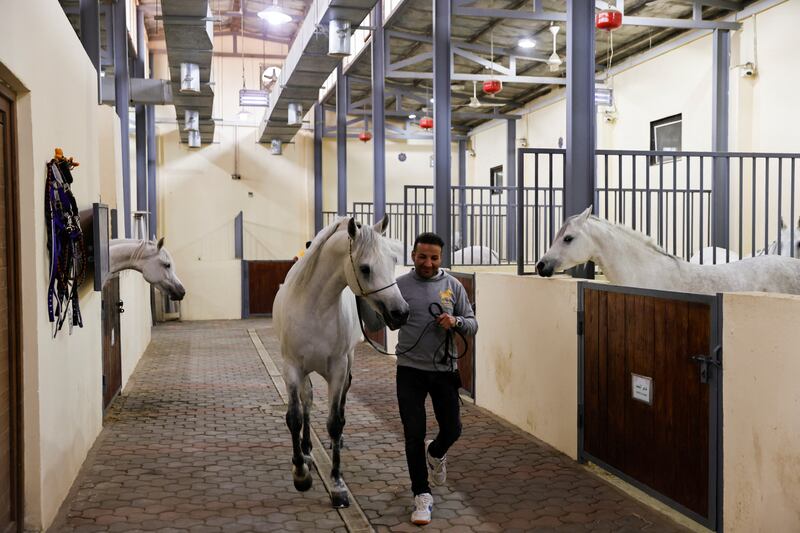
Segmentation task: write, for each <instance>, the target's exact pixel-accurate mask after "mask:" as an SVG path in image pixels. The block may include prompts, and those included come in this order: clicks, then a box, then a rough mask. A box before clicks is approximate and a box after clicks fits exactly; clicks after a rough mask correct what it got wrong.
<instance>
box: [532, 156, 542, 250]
mask: <svg viewBox="0 0 800 533" xmlns="http://www.w3.org/2000/svg"><path fill="white" fill-rule="evenodd" d="M533 155H534V157H533V194H534V197H533V257H532V258H531V259H533V261H534V263H535V262H536V261H539V257H540V254H539V211H540V210H539V154H538V153H535V154H533ZM542 222H544V219H542Z"/></svg>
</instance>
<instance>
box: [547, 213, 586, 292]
mask: <svg viewBox="0 0 800 533" xmlns="http://www.w3.org/2000/svg"><path fill="white" fill-rule="evenodd" d="M591 214H592V208H591V206H590V207H588V208H587V209H586V210H585V211H584V212H583V213H581V214H579V215H575V216H572V217H570V218H568V219H567V221H566V222H564V225H563V226H561V229H560V230H558V234H557V235H556V238H555V240H554V241H553V244H552V246H550V249H549V250H547V253H545V254H544V255H543V256H542V257H541V258H540V259H539V262H538V263H536V271H537V272H538V273H539V275H540V276H544V277H550V276H552V275H553V272H555V271H556V270H566V269H568V268H572V267H574V266H575V265H581V264H583V263H586V262H587V261H590V260H591V259H592V256H593V255H594V253H595V250H596V246H595V243H594V239H593V238H592V237H591V235H590V234H589V232H587V231H586V226H587V221H588V220H589V216H590V215H591Z"/></svg>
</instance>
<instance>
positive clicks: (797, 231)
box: [770, 218, 800, 258]
mask: <svg viewBox="0 0 800 533" xmlns="http://www.w3.org/2000/svg"><path fill="white" fill-rule="evenodd" d="M792 233H794V236H793V235H792ZM792 237H794V239H792ZM770 252H771V250H770ZM780 255H783V256H786V257H796V258H800V218H798V219H797V226H795V228H794V229H792V228H790V227H788V226H787V225H786V223H785V222H784V221H783V218H781V251H780Z"/></svg>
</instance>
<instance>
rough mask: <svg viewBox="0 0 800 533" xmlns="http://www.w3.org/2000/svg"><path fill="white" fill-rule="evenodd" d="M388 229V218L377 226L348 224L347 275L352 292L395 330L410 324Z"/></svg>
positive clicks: (352, 222)
mask: <svg viewBox="0 0 800 533" xmlns="http://www.w3.org/2000/svg"><path fill="white" fill-rule="evenodd" d="M388 226H389V219H388V217H386V216H384V217H383V219H382V220H381V221H380V222H378V223H377V224H375V226H359V225H357V224H356V222H355V219H352V218H351V219H350V221H349V222H348V224H347V233H348V234H349V235H350V253H349V254H348V256H347V258H346V259H345V261H346V264H345V273H346V274H345V275H346V277H347V284H348V285H349V286H350V289H351V290H352V291H353V292H354V293H355V294H356V295H358V296H361V297H362V298H363V299H364V300H366V301H367V302H368V303H369V305H370V306H371V307H372V308H373V309H374V310H375V311H376V312H377V313H380V315H381V316H382V317H383V321H384V322H385V323H386V325H387V326H389V328H390V329H392V330H395V329H397V328H399V327H400V326H402V325H403V324H405V323H406V321H407V320H408V304H407V303H406V301H405V300H404V299H403V296H402V295H401V294H400V290H399V289H398V288H397V283H396V281H395V275H394V267H395V265H396V264H397V254H396V253H394V251H393V250H392V246H391V245H390V243H389V240H388V239H387V238H386V237H384V236H383V234H384V233H385V232H386V228H387V227H388Z"/></svg>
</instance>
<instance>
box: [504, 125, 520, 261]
mask: <svg viewBox="0 0 800 533" xmlns="http://www.w3.org/2000/svg"><path fill="white" fill-rule="evenodd" d="M516 145H517V121H516V120H507V121H506V168H505V169H504V172H503V174H505V178H506V187H516V185H517V153H516V152H517V150H516ZM516 205H517V195H516V193H515V191H513V190H511V189H508V190H507V191H506V211H507V216H506V256H507V258H508V260H509V261H514V260H516V258H517V254H516V250H517V215H516Z"/></svg>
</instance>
